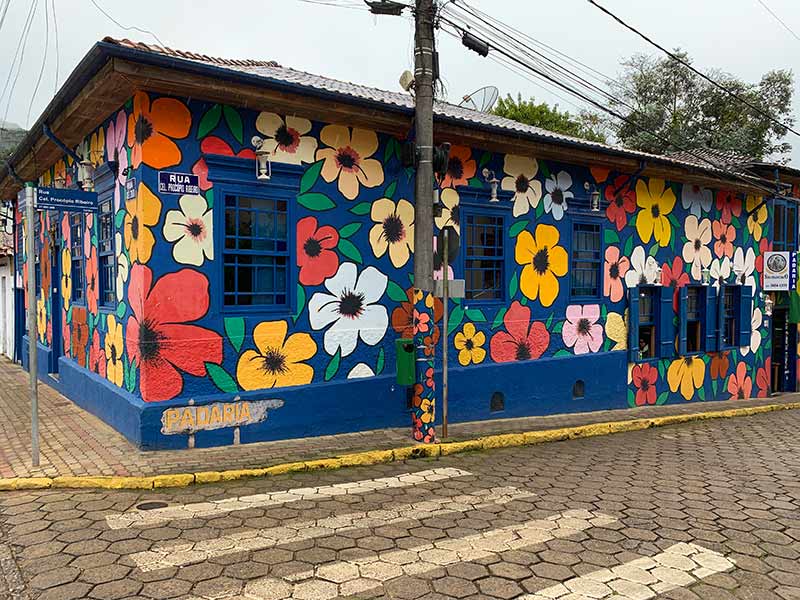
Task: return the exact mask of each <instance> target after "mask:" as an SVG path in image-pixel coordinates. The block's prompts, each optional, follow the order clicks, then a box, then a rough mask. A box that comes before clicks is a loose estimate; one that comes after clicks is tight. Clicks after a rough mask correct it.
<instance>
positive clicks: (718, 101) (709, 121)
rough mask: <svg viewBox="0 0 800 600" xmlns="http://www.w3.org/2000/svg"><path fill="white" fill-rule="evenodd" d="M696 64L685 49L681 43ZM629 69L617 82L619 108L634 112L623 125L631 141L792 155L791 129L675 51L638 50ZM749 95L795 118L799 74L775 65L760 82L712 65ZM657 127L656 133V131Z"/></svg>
mask: <svg viewBox="0 0 800 600" xmlns="http://www.w3.org/2000/svg"><path fill="white" fill-rule="evenodd" d="M675 54H676V55H677V56H679V57H680V58H681V60H683V61H685V62H687V63H689V64H691V58H690V57H689V56H688V54H686V53H685V52H682V51H680V50H676V51H675ZM622 67H623V70H622V73H621V74H620V76H619V77H618V79H617V80H616V81H611V82H609V87H610V89H611V91H612V94H613V96H615V97H616V98H617V100H618V102H616V103H614V104H613V108H614V109H615V110H616V111H617V112H620V113H622V114H623V115H624V116H625V117H626V118H627V120H628V122H627V123H622V124H621V125H619V121H618V120H617V119H614V118H612V117H603V120H605V122H606V123H607V124H608V125H609V126H611V125H612V121H613V126H614V127H615V128H616V130H617V132H616V137H617V139H618V140H619V142H620V143H622V144H623V145H625V146H627V147H629V148H634V149H636V150H642V151H645V152H652V153H655V154H664V153H667V152H671V151H677V150H679V149H686V150H694V149H697V148H711V149H714V150H721V151H732V152H735V153H737V154H740V155H743V156H745V157H747V158H751V159H756V160H763V159H765V158H768V157H771V159H772V160H778V161H780V160H785V159H786V158H787V157H786V155H787V154H788V152H790V150H791V145H790V144H788V143H786V142H784V141H782V140H783V138H784V137H785V136H786V134H787V133H788V132H787V129H786V128H785V127H781V126H780V125H777V124H775V123H774V122H772V121H771V120H770V119H769V118H767V117H766V116H764V115H763V114H760V113H759V111H757V110H754V109H752V108H749V107H748V106H746V105H745V104H744V103H742V102H740V101H739V100H737V99H736V98H734V97H732V96H731V95H729V94H727V93H725V92H724V91H723V90H720V89H719V88H717V87H716V86H714V85H713V84H711V83H709V82H708V81H706V80H704V79H703V78H702V77H700V76H699V75H697V74H696V73H694V72H693V71H692V70H691V69H688V68H687V67H685V66H683V65H682V64H680V62H678V61H676V60H674V59H672V58H670V57H664V58H658V57H652V56H647V55H644V54H636V55H634V56H632V57H631V58H629V59H627V60H625V61H623V62H622ZM706 75H707V76H709V77H710V78H711V79H713V80H714V81H716V82H718V83H719V84H720V85H722V86H724V87H725V88H727V89H729V90H732V91H734V92H735V93H736V94H737V95H739V96H741V97H743V98H745V99H746V100H747V102H748V103H749V104H752V105H753V106H757V107H758V108H759V110H760V111H762V112H764V113H767V114H768V115H771V116H772V117H773V118H775V119H777V120H778V121H780V122H782V123H786V124H787V125H789V126H792V125H793V124H794V118H793V117H792V114H791V105H792V91H793V90H792V88H793V84H794V77H793V75H792V73H791V71H786V70H773V71H769V72H767V73H766V74H765V75H764V76H763V77H762V78H761V80H760V81H759V82H758V83H746V82H744V81H742V80H741V79H739V78H737V77H734V76H733V75H730V74H727V73H724V72H722V71H719V70H715V71H710V72H708V73H706ZM646 130H649V131H652V132H653V133H654V134H655V135H653V134H651V133H648V132H647V131H646Z"/></svg>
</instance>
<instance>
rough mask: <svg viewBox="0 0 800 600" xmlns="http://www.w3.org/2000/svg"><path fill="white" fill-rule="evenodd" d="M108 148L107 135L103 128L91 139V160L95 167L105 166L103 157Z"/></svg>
mask: <svg viewBox="0 0 800 600" xmlns="http://www.w3.org/2000/svg"><path fill="white" fill-rule="evenodd" d="M105 147H106V134H105V132H104V131H103V128H102V127H101V128H100V129H98V130H97V131H96V132H95V133H93V134H92V137H91V138H89V160H90V161H92V164H93V165H94V166H95V167H99V166H100V165H102V164H103V156H104V152H105Z"/></svg>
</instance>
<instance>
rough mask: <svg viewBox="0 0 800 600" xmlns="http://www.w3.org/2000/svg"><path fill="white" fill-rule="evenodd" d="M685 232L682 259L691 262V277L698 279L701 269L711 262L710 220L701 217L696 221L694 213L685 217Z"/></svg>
mask: <svg viewBox="0 0 800 600" xmlns="http://www.w3.org/2000/svg"><path fill="white" fill-rule="evenodd" d="M683 230H684V232H685V234H686V240H687V241H686V243H685V244H684V245H683V253H682V254H683V260H684V262H686V264H689V263H692V277H693V278H694V279H695V281H700V280H701V279H702V277H703V269H704V268H705V267H707V266H708V265H710V264H711V248H709V247H708V244H709V243H710V242H711V221H710V220H709V219H703V220H702V221H698V220H697V217H695V216H694V215H689V216H688V217H686V221H685V222H684V224H683Z"/></svg>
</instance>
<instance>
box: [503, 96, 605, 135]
mask: <svg viewBox="0 0 800 600" xmlns="http://www.w3.org/2000/svg"><path fill="white" fill-rule="evenodd" d="M492 113H493V114H495V115H497V116H499V117H505V118H507V119H511V120H513V121H517V122H519V123H525V124H526V125H533V126H534V127H540V128H542V129H546V130H547V131H552V132H554V133H563V134H565V135H571V136H573V137H579V138H583V139H587V140H591V141H594V142H605V141H606V137H605V135H603V133H602V123H601V122H600V121H598V119H597V117H596V116H595V115H592V114H590V113H581V114H579V115H577V116H573V115H571V114H570V113H569V112H568V111H564V112H562V111H560V110H559V109H558V104H556V105H554V106H552V107H551V106H549V105H548V104H547V103H545V102H540V103H539V104H537V103H536V100H535V99H534V98H533V97H531V99H530V100H523V99H522V94H517V99H516V100H514V98H512V97H511V94H508V95H507V96H506V97H505V98H500V99H499V100H498V101H497V105H496V106H495V107H494V109H493V110H492Z"/></svg>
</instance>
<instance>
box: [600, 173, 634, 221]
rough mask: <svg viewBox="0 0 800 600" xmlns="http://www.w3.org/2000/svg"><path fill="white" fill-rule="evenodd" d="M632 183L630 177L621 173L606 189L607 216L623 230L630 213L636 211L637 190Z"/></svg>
mask: <svg viewBox="0 0 800 600" xmlns="http://www.w3.org/2000/svg"><path fill="white" fill-rule="evenodd" d="M632 187H633V186H631V185H630V177H628V176H627V175H619V176H617V177H615V178H614V182H613V183H609V184H608V185H607V186H606V189H605V196H606V200H607V201H608V206H607V207H606V217H608V220H609V221H611V222H612V223H614V225H616V226H617V231H622V230H623V229H624V228H625V225H627V223H628V215H629V214H633V213H634V212H635V211H636V192H635V191H634V190H633V189H632Z"/></svg>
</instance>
